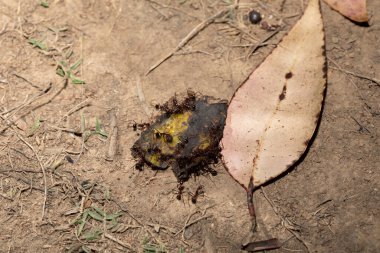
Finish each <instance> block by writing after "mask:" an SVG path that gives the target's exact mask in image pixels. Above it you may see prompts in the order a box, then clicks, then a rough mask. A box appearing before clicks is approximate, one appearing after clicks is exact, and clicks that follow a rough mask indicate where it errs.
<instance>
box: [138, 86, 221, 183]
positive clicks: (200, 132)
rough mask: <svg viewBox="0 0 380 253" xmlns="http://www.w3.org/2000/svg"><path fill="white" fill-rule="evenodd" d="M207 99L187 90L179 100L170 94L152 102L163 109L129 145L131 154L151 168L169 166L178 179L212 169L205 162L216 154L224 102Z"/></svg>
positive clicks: (211, 159) (182, 179) (215, 158)
mask: <svg viewBox="0 0 380 253" xmlns="http://www.w3.org/2000/svg"><path fill="white" fill-rule="evenodd" d="M210 100H211V99H210V98H209V97H201V98H198V97H196V96H195V94H194V93H192V92H188V95H187V97H186V98H185V99H184V101H183V102H182V103H178V101H177V98H175V97H174V98H172V99H171V100H170V101H169V102H167V103H165V104H164V105H162V106H156V107H157V108H158V109H161V110H162V111H163V112H164V113H163V114H162V115H161V116H159V117H158V118H157V120H156V121H155V122H154V123H153V124H151V125H150V126H149V127H148V128H147V129H146V130H144V131H143V132H142V133H141V136H140V138H139V139H138V140H137V141H136V142H135V144H134V145H133V147H132V148H131V151H132V155H133V157H134V158H136V159H139V160H140V162H143V163H145V164H147V165H149V166H150V167H152V168H153V169H167V168H168V167H169V166H171V167H172V169H173V172H174V174H175V176H176V177H177V179H178V181H180V182H184V181H186V180H187V179H188V178H189V177H190V175H191V174H198V175H199V174H201V173H202V172H207V171H210V170H212V169H211V168H210V167H209V165H210V164H214V163H217V162H218V159H219V157H220V150H221V149H220V147H219V141H220V139H221V138H222V135H223V128H224V125H225V120H226V111H227V102H226V101H219V102H217V103H210V102H209V101H210Z"/></svg>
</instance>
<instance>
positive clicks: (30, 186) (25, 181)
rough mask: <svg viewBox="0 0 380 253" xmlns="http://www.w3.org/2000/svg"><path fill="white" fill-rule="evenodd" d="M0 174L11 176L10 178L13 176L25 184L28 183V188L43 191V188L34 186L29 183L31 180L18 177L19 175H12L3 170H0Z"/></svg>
mask: <svg viewBox="0 0 380 253" xmlns="http://www.w3.org/2000/svg"><path fill="white" fill-rule="evenodd" d="M0 173H1V174H3V175H5V176H7V177H11V178H14V179H16V180H19V181H21V182H23V183H25V184H27V185H29V188H30V189H33V190H37V191H40V192H44V189H41V188H38V187H35V186H33V185H32V184H31V182H29V181H27V180H26V179H24V178H22V177H19V176H16V175H12V174H8V173H7V172H5V171H0Z"/></svg>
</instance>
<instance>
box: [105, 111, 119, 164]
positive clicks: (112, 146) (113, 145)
mask: <svg viewBox="0 0 380 253" xmlns="http://www.w3.org/2000/svg"><path fill="white" fill-rule="evenodd" d="M116 121H117V118H116V112H115V110H111V112H110V122H111V123H110V128H111V133H110V138H109V144H108V151H107V156H106V160H107V161H113V159H114V158H115V155H116V153H117V137H118V128H117V122H116Z"/></svg>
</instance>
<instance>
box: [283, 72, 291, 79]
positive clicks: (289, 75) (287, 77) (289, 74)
mask: <svg viewBox="0 0 380 253" xmlns="http://www.w3.org/2000/svg"><path fill="white" fill-rule="evenodd" d="M292 76H293V73H292V72H288V73H286V75H285V78H286V79H290V78H292Z"/></svg>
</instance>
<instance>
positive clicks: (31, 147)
mask: <svg viewBox="0 0 380 253" xmlns="http://www.w3.org/2000/svg"><path fill="white" fill-rule="evenodd" d="M14 132H15V133H16V135H17V137H18V138H19V139H20V140H21V141H22V142H24V143H25V145H27V146H28V147H29V148H30V149H31V150H32V151H33V153H34V155H35V156H36V158H37V161H38V163H39V165H40V167H41V171H42V175H43V180H44V201H43V203H42V214H41V220H43V219H44V216H45V207H46V200H47V181H46V172H45V168H44V166H43V165H42V161H41V158H40V156H39V155H38V153H37V151H36V150H35V149H34V147H33V146H32V145H31V144H30V143H29V142H27V141H26V140H25V139H24V138H22V136H21V135H20V134H19V133H17V132H16V130H14Z"/></svg>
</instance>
